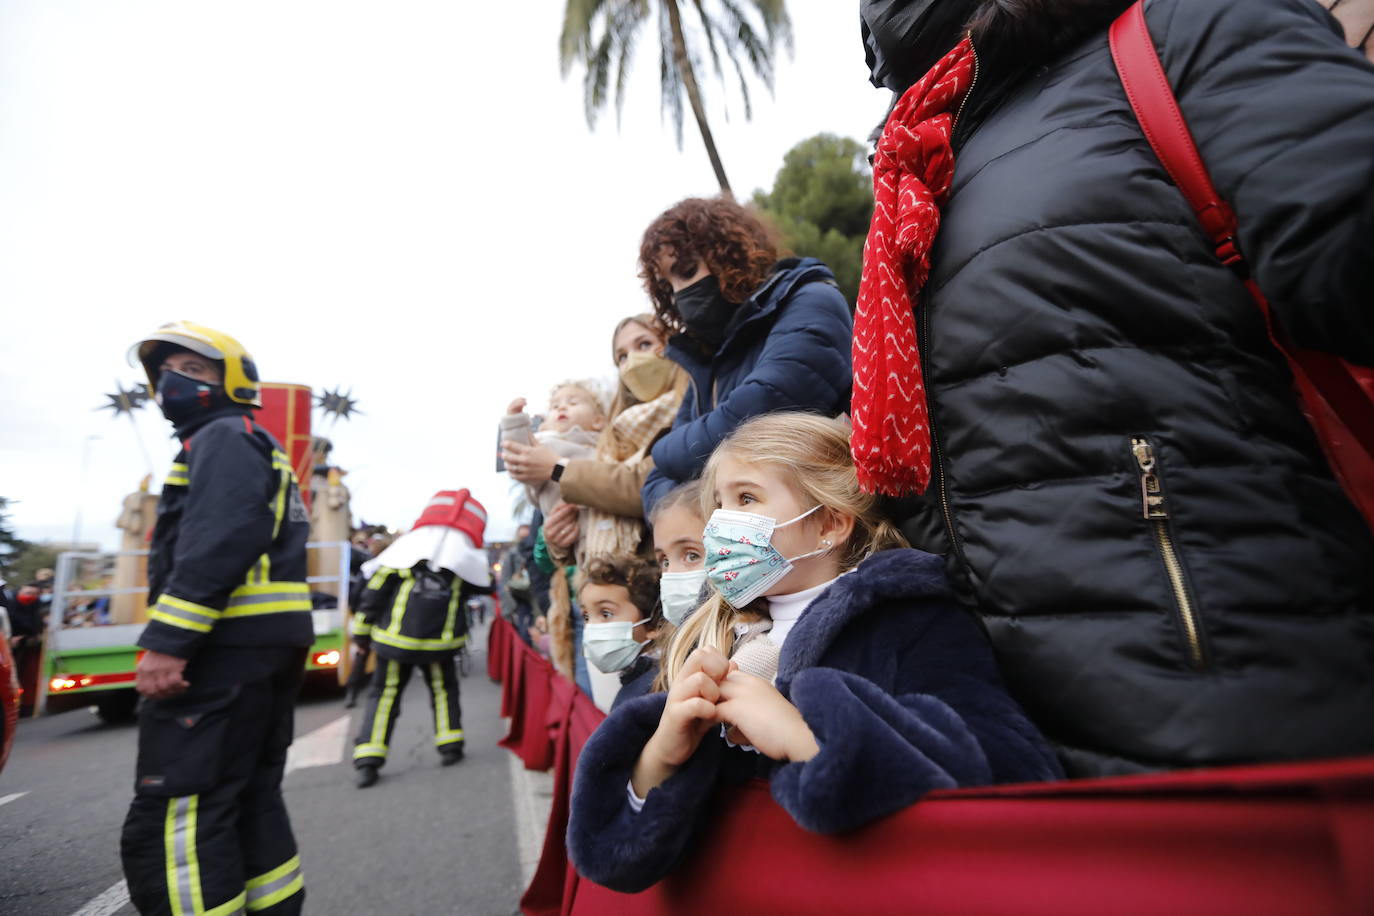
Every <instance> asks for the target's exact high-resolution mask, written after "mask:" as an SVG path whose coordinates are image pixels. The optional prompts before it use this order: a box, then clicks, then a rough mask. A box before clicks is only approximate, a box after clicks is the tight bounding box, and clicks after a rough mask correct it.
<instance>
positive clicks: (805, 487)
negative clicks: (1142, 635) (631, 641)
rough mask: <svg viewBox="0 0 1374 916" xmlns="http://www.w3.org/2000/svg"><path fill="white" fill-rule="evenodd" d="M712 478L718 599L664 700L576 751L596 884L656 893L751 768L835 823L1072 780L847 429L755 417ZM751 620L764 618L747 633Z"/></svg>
mask: <svg viewBox="0 0 1374 916" xmlns="http://www.w3.org/2000/svg"><path fill="white" fill-rule="evenodd" d="M701 486H702V500H703V502H702V508H703V514H704V515H706V516H707V517H708V518H707V523H706V527H705V530H704V532H703V547H704V552H705V562H706V570H707V579H708V581H709V582H710V583H711V586H712V589H713V591H714V594H713V595H712V596H711V598H710V599H709V600H708V601H707V602H706V603H705V604H704V605H703V606H702V607H701V608H700V609H698V610H697V611H696V612H694V613H693V614H692V615H691V616H690V617H688V618H687V620H686V621H685V622H684V623H683V625H682V626H681V627H679V628H678V630H677V632H676V633H675V635H674V637H673V640H672V642H671V644H670V646H669V649H668V652H667V655H666V657H665V659H664V666H663V667H664V671H663V682H664V686H665V687H666V688H667V691H666V693H656V694H651V695H649V696H646V697H643V698H641V699H638V700H634V701H632V702H629V703H626V704H625V705H624V706H622V707H621V708H619V709H617V710H616V711H615V713H613V714H612V715H611V716H610V717H609V718H608V719H607V720H606V721H605V722H604V723H603V724H602V725H601V727H600V728H598V729H597V731H596V733H595V734H593V735H592V737H591V739H590V740H589V741H588V743H587V745H586V746H585V747H584V749H583V752H582V755H581V758H580V759H579V762H578V769H577V775H576V780H575V782H574V786H573V803H572V815H571V821H570V824H569V829H568V849H569V852H570V854H571V855H572V858H573V861H574V863H575V864H576V865H577V867H578V870H579V871H580V872H581V873H582V874H583V875H584V876H586V877H588V878H590V879H591V880H593V881H596V882H597V883H599V884H603V885H605V886H608V887H611V888H614V889H616V890H621V891H636V890H640V889H642V888H644V887H648V886H649V885H650V884H653V883H654V882H656V881H658V880H659V879H660V878H662V877H663V876H664V875H665V874H666V873H667V872H668V871H669V870H670V869H671V867H672V865H673V864H674V863H675V862H677V861H678V860H679V859H680V858H681V856H682V855H683V853H684V852H685V849H686V845H687V844H688V843H689V842H690V841H691V839H692V837H694V836H695V835H697V834H698V827H699V826H700V825H699V823H698V822H699V821H700V820H701V819H702V818H704V817H708V816H709V812H710V810H711V806H710V805H709V804H708V801H709V797H710V794H711V792H712V791H713V790H714V788H715V787H716V786H717V785H719V784H721V783H723V782H736V781H740V780H743V779H747V778H748V777H750V776H754V775H766V776H767V777H768V778H769V779H770V782H771V787H772V794H773V797H774V799H775V800H776V801H777V802H778V803H779V804H780V805H782V806H783V808H785V809H786V810H787V811H788V813H789V814H791V815H792V817H793V818H794V819H795V820H796V821H797V823H798V824H800V825H801V826H802V827H805V828H807V829H810V830H815V831H818V832H825V833H831V832H837V831H841V830H848V829H852V828H855V827H858V826H861V825H863V824H865V823H868V822H869V821H872V820H874V819H875V818H878V817H881V816H883V815H885V814H889V813H891V812H893V811H896V810H898V809H900V808H903V807H905V806H907V805H910V804H911V803H913V802H915V801H916V800H917V799H919V798H920V797H921V796H922V795H924V794H925V793H926V792H928V791H930V790H932V789H935V788H948V787H952V786H961V785H981V784H987V783H993V782H1006V781H1026V780H1038V779H1052V778H1056V777H1058V776H1059V775H1060V769H1059V765H1058V763H1057V761H1056V760H1055V758H1054V755H1053V754H1052V753H1051V751H1050V750H1049V748H1048V747H1047V745H1046V744H1045V742H1044V740H1043V739H1042V738H1041V736H1040V735H1039V733H1038V732H1037V731H1036V729H1035V727H1034V726H1033V725H1031V723H1030V722H1029V720H1028V719H1027V718H1026V717H1025V715H1024V713H1023V712H1022V711H1021V709H1020V707H1019V706H1018V705H1017V704H1016V702H1015V701H1014V700H1012V698H1011V697H1010V696H1009V695H1008V694H1007V693H1006V690H1005V688H1004V687H1003V685H1002V681H1001V677H1000V675H999V674H998V671H997V666H996V663H995V661H994V659H993V657H992V653H991V651H990V649H989V647H988V645H987V642H986V640H985V638H984V636H983V634H982V631H981V629H980V628H979V627H978V625H977V624H976V623H975V622H974V620H973V619H972V618H971V617H970V615H969V614H968V613H967V612H966V611H965V610H964V609H962V608H961V607H960V606H959V605H957V604H956V603H955V602H954V600H953V597H952V594H951V592H950V589H949V586H948V584H947V582H946V579H945V573H944V562H943V560H942V559H941V558H939V557H936V556H933V555H931V554H926V553H923V552H920V551H916V550H911V549H907V548H904V547H902V546H901V543H902V542H901V539H900V537H899V536H898V535H897V533H896V532H895V531H894V530H893V529H892V528H891V527H890V526H889V525H888V524H887V523H886V522H884V521H883V520H882V518H881V517H880V515H879V512H878V507H877V505H876V503H875V500H874V498H873V497H872V496H868V495H865V494H864V493H862V492H861V491H860V490H859V487H858V482H857V480H856V478H855V473H854V467H853V464H852V461H851V459H850V453H849V434H848V429H847V427H846V426H845V425H843V424H842V423H840V422H838V421H834V420H828V419H823V418H820V417H816V416H813V415H809V414H797V413H788V414H772V415H769V416H765V417H761V418H756V419H754V420H751V421H749V422H748V423H745V424H744V425H742V426H740V427H739V428H738V429H737V430H736V431H735V432H734V433H732V434H731V435H730V436H729V437H728V438H727V439H726V440H724V441H723V442H722V443H721V444H720V446H719V447H718V448H717V449H716V451H715V452H714V453H713V454H712V455H711V458H710V460H709V461H708V462H707V465H706V468H705V472H704V473H703V475H702V483H701ZM742 612H747V613H749V614H750V615H751V617H750V618H745V619H746V620H749V619H752V620H762V621H765V622H766V623H767V627H766V628H758V627H751V626H749V625H748V624H747V623H745V625H744V626H742V627H741V626H740V624H741V622H742V617H741V615H742ZM760 629H763V630H764V632H762V633H760V632H758V631H759V630H760ZM740 632H747V633H748V634H749V636H750V642H749V643H748V644H747V645H745V646H743V647H741V648H740V649H739V650H738V651H739V653H740V654H742V653H743V651H744V648H748V647H749V646H752V645H754V643H755V641H758V640H764V639H766V640H767V644H771V646H772V648H773V650H774V652H773V657H774V658H775V659H776V673H775V674H774V675H773V676H772V677H767V676H759V674H758V673H755V674H750V673H746V669H744V668H742V666H741V662H740V661H739V654H737V655H736V656H735V657H734V658H732V657H731V653H732V652H733V651H735V650H736V637H737V634H738V633H740ZM748 670H753V671H756V672H757V670H758V669H757V667H755V666H751V667H749V669H748Z"/></svg>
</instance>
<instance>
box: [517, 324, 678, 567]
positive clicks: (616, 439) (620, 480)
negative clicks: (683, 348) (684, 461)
mask: <svg viewBox="0 0 1374 916" xmlns="http://www.w3.org/2000/svg"><path fill="white" fill-rule="evenodd" d="M665 346H666V342H665V340H664V337H663V330H662V328H661V327H660V326H659V325H658V324H657V323H656V322H655V320H654V317H653V316H652V315H634V316H631V317H629V318H625V319H623V320H622V321H621V322H620V323H619V324H617V325H616V328H615V333H614V334H612V335H611V357H612V359H613V360H614V364H615V367H616V372H617V374H618V375H619V379H620V384H619V386H618V390H617V392H616V396H615V400H614V402H613V403H612V404H611V410H610V415H611V421H610V423H609V424H607V426H606V429H605V430H604V431H603V432H602V434H601V439H600V441H599V442H598V443H597V448H596V456H595V458H594V459H576V458H574V459H560V458H559V456H558V455H557V454H556V453H555V452H554V451H552V450H551V449H547V448H543V447H541V446H539V445H534V446H522V445H519V444H518V443H516V444H512V445H509V446H508V447H507V448H506V450H505V451H504V452H503V455H502V457H503V460H504V461H505V462H506V464H507V466H508V467H510V468H511V476H512V477H514V478H515V479H516V480H519V481H520V482H522V483H524V484H527V485H529V486H540V485H542V484H543V482H544V481H547V480H550V479H552V478H553V475H555V474H557V475H558V483H559V485H560V486H561V487H562V488H563V498H564V499H565V500H567V501H568V502H570V503H573V504H576V505H579V506H585V507H587V509H588V512H587V513H586V516H585V519H584V522H583V525H582V527H583V528H584V529H585V531H583V532H581V534H582V535H583V536H584V537H585V538H586V540H585V541H583V542H581V543H582V547H581V549H580V551H579V553H581V554H582V555H583V556H584V557H588V556H622V555H624V554H628V553H632V552H635V551H637V550H639V548H640V542H641V540H642V539H643V535H644V526H643V518H644V515H643V504H642V503H641V501H640V490H641V488H642V487H643V486H644V480H645V478H646V477H647V476H648V474H649V471H650V469H651V468H652V467H653V460H652V458H650V457H649V446H650V445H651V444H652V443H653V442H654V440H655V439H656V438H657V437H658V436H659V435H660V434H661V433H662V432H663V430H665V429H667V428H669V427H670V426H672V423H673V418H674V417H675V416H676V415H677V411H678V407H679V406H680V405H681V403H682V396H683V393H684V392H685V391H686V389H687V384H688V379H687V375H686V373H685V372H683V371H682V369H681V368H680V367H679V366H678V365H677V364H676V363H674V362H672V361H671V360H669V359H667V358H666V357H665V356H664V355H663V353H664V347H665Z"/></svg>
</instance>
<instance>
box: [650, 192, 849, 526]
mask: <svg viewBox="0 0 1374 916" xmlns="http://www.w3.org/2000/svg"><path fill="white" fill-rule="evenodd" d="M639 275H640V276H641V277H642V278H643V280H644V288H645V290H646V291H647V292H648V293H649V298H650V299H652V300H653V303H654V312H655V315H656V317H657V319H658V321H659V322H660V323H661V324H662V325H663V326H664V327H666V328H667V329H668V330H669V332H670V333H671V334H672V336H671V338H670V339H669V342H668V348H667V355H668V357H669V358H670V359H672V360H673V361H674V362H676V363H678V365H680V366H682V368H683V369H685V370H686V371H687V374H688V376H689V377H690V378H691V380H692V386H691V390H690V391H688V393H687V396H686V397H685V398H683V401H682V407H681V408H680V409H679V410H678V414H677V418H676V420H674V422H673V427H672V429H671V430H670V431H669V432H668V433H667V434H666V435H664V436H663V437H662V438H661V439H659V440H658V442H656V443H655V444H654V447H653V449H652V452H651V454H652V457H653V461H654V469H653V470H652V471H651V472H650V473H649V476H648V479H647V480H646V481H645V483H644V491H643V497H644V510H645V514H646V516H647V515H648V514H649V513H650V512H651V511H652V510H653V506H654V503H656V502H657V501H658V500H659V498H660V497H662V496H663V495H664V494H665V493H667V492H668V491H669V490H671V489H672V488H673V487H674V486H676V485H678V484H679V483H683V482H685V481H688V480H692V479H694V478H696V477H697V476H698V475H700V473H701V470H702V468H703V467H704V466H705V464H706V459H707V458H708V457H710V455H711V452H712V451H713V450H714V449H715V447H716V446H717V445H718V444H719V443H720V442H721V440H723V439H724V438H725V437H726V436H727V435H729V434H730V433H731V432H732V431H734V429H735V427H737V426H739V424H741V423H743V422H744V421H745V420H748V419H749V418H751V417H755V416H759V415H760V414H766V413H773V412H774V411H779V410H805V411H814V412H816V413H821V414H824V415H825V416H829V417H833V416H837V415H838V414H841V413H844V412H845V411H847V410H848V409H849V389H850V354H849V351H850V343H851V337H852V332H853V322H852V320H851V318H850V311H849V304H848V303H847V302H845V298H844V295H843V294H841V293H840V290H839V288H838V287H837V286H836V285H835V277H834V275H833V274H832V273H831V272H830V269H829V268H828V267H826V266H825V265H824V264H822V263H821V262H820V261H817V260H816V259H814V258H785V259H783V260H781V261H780V260H778V252H777V247H776V244H775V242H774V240H773V236H772V233H771V232H770V230H769V229H768V227H767V226H766V225H765V224H764V223H763V222H762V221H761V220H760V219H759V217H758V216H756V215H755V214H754V213H753V212H752V211H750V210H748V209H746V208H745V207H742V206H740V205H739V204H737V203H735V202H734V201H733V200H727V199H724V198H720V197H714V198H688V199H687V200H684V201H681V202H680V203H677V204H675V205H674V206H672V207H671V208H669V209H668V210H667V211H665V212H664V213H663V214H662V215H660V216H659V217H658V218H657V219H655V220H654V221H653V222H652V223H650V224H649V228H648V229H647V230H645V232H644V239H643V241H642V242H641V243H640V246H639Z"/></svg>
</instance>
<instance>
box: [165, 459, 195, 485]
mask: <svg viewBox="0 0 1374 916" xmlns="http://www.w3.org/2000/svg"><path fill="white" fill-rule="evenodd" d="M190 475H191V469H190V468H188V467H187V466H186V465H185V464H183V463H181V462H180V461H173V462H172V469H171V470H170V471H168V472H167V479H166V480H164V481H163V482H162V483H163V486H173V487H187V486H190V485H191V476H190Z"/></svg>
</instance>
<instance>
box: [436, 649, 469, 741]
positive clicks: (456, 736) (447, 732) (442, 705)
mask: <svg viewBox="0 0 1374 916" xmlns="http://www.w3.org/2000/svg"><path fill="white" fill-rule="evenodd" d="M429 683H430V689H431V690H433V691H434V743H435V745H436V746H439V747H442V746H443V745H445V744H452V743H453V742H455V741H462V740H463V730H462V729H461V728H459V729H451V728H449V727H448V723H449V717H448V691H447V690H445V689H444V669H443V666H442V665H440V664H439V663H438V662H435V663H434V664H432V665H430V666H429Z"/></svg>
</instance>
